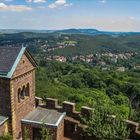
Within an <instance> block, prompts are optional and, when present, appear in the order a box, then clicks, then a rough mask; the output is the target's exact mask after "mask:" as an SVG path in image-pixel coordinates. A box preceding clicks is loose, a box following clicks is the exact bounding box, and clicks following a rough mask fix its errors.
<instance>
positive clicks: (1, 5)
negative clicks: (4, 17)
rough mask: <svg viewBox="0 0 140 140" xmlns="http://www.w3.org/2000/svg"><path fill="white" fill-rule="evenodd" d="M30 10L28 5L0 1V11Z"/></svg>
mask: <svg viewBox="0 0 140 140" xmlns="http://www.w3.org/2000/svg"><path fill="white" fill-rule="evenodd" d="M30 10H32V8H31V7H28V6H26V5H6V4H4V3H0V11H17V12H22V11H30Z"/></svg>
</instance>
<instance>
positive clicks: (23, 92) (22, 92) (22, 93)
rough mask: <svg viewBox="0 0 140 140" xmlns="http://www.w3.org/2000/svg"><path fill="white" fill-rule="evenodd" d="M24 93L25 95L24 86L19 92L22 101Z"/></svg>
mask: <svg viewBox="0 0 140 140" xmlns="http://www.w3.org/2000/svg"><path fill="white" fill-rule="evenodd" d="M25 93H26V88H25V86H23V88H22V90H21V99H22V100H23V99H24V96H25Z"/></svg>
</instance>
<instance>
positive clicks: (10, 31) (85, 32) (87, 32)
mask: <svg viewBox="0 0 140 140" xmlns="http://www.w3.org/2000/svg"><path fill="white" fill-rule="evenodd" d="M21 32H33V33H55V34H56V33H57V34H83V35H92V36H95V35H112V36H119V35H123V36H125V35H132V34H133V35H135V34H140V32H109V31H99V30H97V29H74V28H73V29H64V30H18V29H17V30H16V29H0V34H13V33H21Z"/></svg>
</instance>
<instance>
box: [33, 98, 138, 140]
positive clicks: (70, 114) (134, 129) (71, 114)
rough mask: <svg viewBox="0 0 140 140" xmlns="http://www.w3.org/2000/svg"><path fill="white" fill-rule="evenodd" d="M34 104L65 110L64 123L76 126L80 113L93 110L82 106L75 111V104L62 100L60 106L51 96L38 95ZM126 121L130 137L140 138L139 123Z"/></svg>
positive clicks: (83, 114) (78, 124) (78, 123)
mask: <svg viewBox="0 0 140 140" xmlns="http://www.w3.org/2000/svg"><path fill="white" fill-rule="evenodd" d="M35 99H36V106H41V107H44V108H47V109H54V110H57V111H59V112H66V116H67V117H66V119H65V120H66V123H73V124H75V125H77V126H80V123H81V119H80V118H81V115H82V116H86V117H89V116H90V113H91V111H92V110H93V109H92V108H90V107H87V106H82V107H81V111H80V112H78V111H76V108H75V106H76V104H75V103H72V102H68V101H64V102H63V103H62V106H59V104H58V100H57V99H52V98H46V99H42V98H39V97H36V98H35ZM125 122H126V123H127V125H128V127H129V128H130V130H131V137H132V138H136V139H137V138H139V139H140V131H138V128H139V123H136V122H133V121H130V120H125Z"/></svg>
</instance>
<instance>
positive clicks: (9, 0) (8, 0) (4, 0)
mask: <svg viewBox="0 0 140 140" xmlns="http://www.w3.org/2000/svg"><path fill="white" fill-rule="evenodd" d="M2 1H3V2H11V1H13V0H2Z"/></svg>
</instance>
